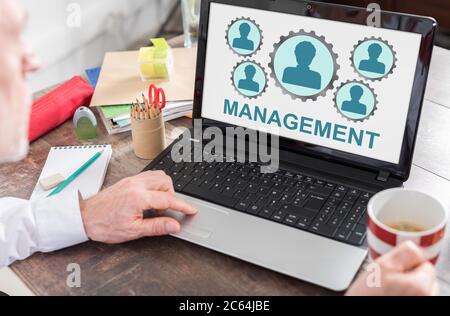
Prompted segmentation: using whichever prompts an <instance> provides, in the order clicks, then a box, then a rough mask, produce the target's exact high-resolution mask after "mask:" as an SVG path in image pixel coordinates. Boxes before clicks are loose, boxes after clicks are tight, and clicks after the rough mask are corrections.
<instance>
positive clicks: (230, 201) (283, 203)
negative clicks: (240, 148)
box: [152, 152, 372, 246]
mask: <svg viewBox="0 0 450 316" xmlns="http://www.w3.org/2000/svg"><path fill="white" fill-rule="evenodd" d="M152 170H163V171H165V172H166V173H167V174H168V175H169V176H171V178H172V180H173V183H174V186H175V191H177V192H179V193H183V194H186V195H189V196H193V197H197V198H200V199H202V200H205V201H209V202H212V203H215V204H219V205H222V206H225V207H228V208H231V209H234V210H237V211H240V212H244V213H247V214H251V215H254V216H258V217H261V218H264V219H267V220H270V221H274V222H277V223H280V224H283V225H287V226H290V227H295V228H297V229H300V230H303V231H308V232H311V233H313V234H318V235H321V236H324V237H327V238H331V239H334V240H337V241H341V242H344V243H348V244H351V245H356V246H360V245H362V244H363V243H364V241H365V238H366V231H367V215H366V209H367V204H368V201H369V199H370V198H371V197H372V194H371V193H369V192H364V191H361V190H358V189H355V188H350V187H347V186H343V185H339V184H336V183H332V182H328V181H326V180H321V179H316V178H313V177H310V176H307V175H304V174H299V173H292V172H288V171H284V170H279V171H277V172H276V173H273V174H262V173H261V172H260V170H261V169H260V165H259V164H255V163H246V164H243V163H238V162H233V163H229V162H224V163H217V162H214V163H208V162H201V163H185V162H182V163H174V162H173V160H172V159H171V156H170V152H169V154H168V155H167V156H166V157H164V158H162V159H161V160H160V161H159V162H158V163H157V164H156V166H155V167H153V168H152Z"/></svg>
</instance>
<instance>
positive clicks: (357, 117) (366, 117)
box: [333, 80, 378, 122]
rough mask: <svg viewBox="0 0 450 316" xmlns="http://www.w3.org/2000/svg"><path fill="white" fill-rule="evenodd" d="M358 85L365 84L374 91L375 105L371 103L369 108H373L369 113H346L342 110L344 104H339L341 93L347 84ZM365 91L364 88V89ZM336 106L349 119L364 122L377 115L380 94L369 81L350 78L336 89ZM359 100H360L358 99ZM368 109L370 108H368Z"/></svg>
mask: <svg viewBox="0 0 450 316" xmlns="http://www.w3.org/2000/svg"><path fill="white" fill-rule="evenodd" d="M351 85H354V86H355V85H356V86H364V87H365V88H366V89H367V90H369V91H370V92H371V93H372V96H373V105H371V106H370V107H369V108H371V110H370V111H369V113H366V114H365V115H362V114H357V113H354V115H349V114H345V113H344V111H343V110H342V104H339V103H340V102H339V100H338V99H339V94H340V93H341V91H343V89H344V88H345V87H347V86H351ZM363 91H364V90H363ZM333 101H334V107H335V108H336V111H337V112H338V113H339V114H340V115H341V116H342V117H343V118H345V119H347V120H348V121H350V122H364V121H366V120H369V119H370V117H372V116H374V115H375V112H376V111H377V110H378V96H377V94H376V93H375V90H374V89H373V88H372V87H370V86H369V85H368V84H367V83H365V82H363V81H360V80H349V81H347V82H344V83H342V84H341V85H340V86H339V88H338V89H337V90H336V93H335V95H334V99H333ZM358 101H359V100H358ZM366 106H367V105H366ZM367 110H368V109H367ZM348 113H350V112H348Z"/></svg>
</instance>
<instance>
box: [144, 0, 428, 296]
mask: <svg viewBox="0 0 450 316" xmlns="http://www.w3.org/2000/svg"><path fill="white" fill-rule="evenodd" d="M373 14H374V13H373V12H369V11H367V10H366V9H362V8H355V7H348V6H340V5H334V4H326V3H316V2H302V1H290V0H247V1H241V0H203V1H202V3H201V19H200V29H199V43H198V59H197V74H196V87H195V102H194V117H195V119H196V121H195V122H196V123H195V125H196V129H194V130H191V131H189V132H188V133H184V134H183V135H182V136H180V138H179V139H177V140H176V141H175V142H174V143H173V144H172V145H171V146H169V147H168V148H167V150H165V151H164V152H163V153H162V154H161V155H160V156H159V157H158V158H157V159H155V160H154V161H153V162H152V163H151V164H150V165H149V166H148V167H147V168H146V169H145V170H163V171H165V172H166V173H167V174H169V175H170V176H171V177H172V179H173V182H174V186H175V189H176V192H177V195H178V196H179V197H181V198H183V199H185V200H186V201H188V202H189V203H191V204H192V205H194V206H195V207H196V208H197V209H198V210H199V213H198V215H196V216H194V217H185V216H183V215H180V214H177V213H175V212H172V211H168V212H167V213H166V215H168V216H172V217H174V218H177V219H178V220H179V221H180V222H181V223H182V231H181V232H180V233H179V234H176V235H175V237H177V238H181V239H183V240H186V241H188V242H191V243H195V244H198V245H201V246H204V247H207V248H209V249H212V250H215V251H218V252H221V253H223V254H226V255H230V256H233V257H236V258H239V259H241V260H244V261H247V262H250V263H253V264H256V265H259V266H262V267H265V268H267V269H271V270H274V271H277V272H279V273H282V274H285V275H288V276H291V277H294V278H297V279H301V280H304V281H307V282H310V283H313V284H317V285H320V286H322V287H325V288H328V289H331V290H334V291H343V290H345V289H347V288H348V287H349V285H350V284H351V282H352V281H353V279H354V277H355V275H356V273H357V272H358V271H359V269H360V267H361V265H362V263H363V262H364V261H365V259H366V257H367V254H368V250H367V243H366V230H367V226H366V225H367V224H366V221H367V214H366V208H367V204H368V201H369V200H370V198H371V197H372V196H373V195H374V194H376V193H377V192H380V191H382V190H385V189H388V188H393V187H401V186H402V185H403V183H404V182H405V181H407V179H408V177H409V173H410V170H411V164H412V159H413V153H414V146H415V140H416V136H417V131H418V126H419V120H420V114H421V108H422V103H423V98H424V94H425V87H426V82H427V76H428V71H429V67H430V60H431V55H432V49H433V43H434V36H435V30H436V22H435V21H434V20H433V19H431V18H425V17H418V16H412V15H404V14H397V13H391V12H380V14H381V16H380V18H379V19H377V17H376V16H374V15H373ZM378 20H379V23H380V25H379V27H375V26H373V25H371V23H372V22H373V23H376V22H377V21H378ZM368 21H369V22H368ZM371 21H372V22H371ZM368 24H369V25H370V26H369V25H368ZM239 128H240V129H239ZM208 130H209V132H207V131H208ZM242 130H244V131H246V132H247V134H246V135H244V140H245V141H244V144H245V146H241V147H239V146H237V149H233V150H232V151H231V152H230V151H229V150H227V149H226V148H225V147H226V146H220V145H218V144H227V143H228V144H231V143H234V142H235V141H236V143H237V141H238V139H237V137H236V135H233V133H231V136H230V135H229V133H228V132H230V131H241V132H242ZM219 132H222V134H223V138H222V139H221V142H220V141H218V139H216V140H217V142H216V144H215V146H213V147H214V150H212V149H211V147H212V146H211V144H210V142H211V141H212V139H213V137H211V134H212V133H213V134H214V133H217V134H218V135H220V133H219ZM254 132H261V133H260V134H258V137H257V138H256V139H255V138H253V137H250V136H251V135H252V133H254ZM208 135H209V137H208ZM262 135H266V138H265V139H266V140H267V141H264V142H263V140H264V137H263V136H262ZM217 137H219V136H217V135H216V137H215V138H217ZM186 140H187V141H186ZM230 140H231V143H229V142H228V141H230ZM181 143H183V146H180V144H181ZM186 143H191V144H192V146H190V147H189V146H188V147H186ZM265 144H267V146H268V147H270V148H271V150H268V151H267V152H269V151H270V152H275V153H276V155H274V156H273V157H272V158H273V159H272V162H273V161H275V160H277V165H276V168H274V169H273V170H270V168H271V167H269V164H268V162H267V160H264V159H262V158H263V157H265V158H267V155H266V156H264V155H262V154H261V155H260V156H258V157H259V158H258V159H256V160H252V159H250V158H251V155H250V154H251V153H252V148H257V146H254V145H265ZM262 147H264V146H262ZM179 148H184V149H186V148H187V149H186V150H185V151H186V152H183V150H181V151H180V149H179ZM207 149H208V150H209V149H211V150H210V152H211V153H212V155H213V156H214V157H215V158H216V160H213V161H210V162H208V161H206V160H205V159H202V154H203V153H204V152H207ZM277 149H278V151H277ZM274 150H275V151H274ZM174 152H179V153H180V154H182V155H183V157H184V158H186V159H184V161H176V160H175V161H174V159H173V157H174V156H173V154H174ZM208 152H209V151H208ZM242 155H245V160H242V159H239V157H240V156H242ZM274 157H275V158H274ZM203 158H204V157H203ZM196 159H197V160H196ZM198 159H200V160H198ZM264 167H267V168H264ZM263 170H264V171H263ZM268 170H269V171H268Z"/></svg>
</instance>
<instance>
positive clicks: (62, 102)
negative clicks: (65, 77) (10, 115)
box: [28, 76, 94, 142]
mask: <svg viewBox="0 0 450 316" xmlns="http://www.w3.org/2000/svg"><path fill="white" fill-rule="evenodd" d="M93 94H94V89H93V88H92V86H91V85H90V84H89V83H88V82H87V81H85V80H84V79H83V78H81V77H78V76H77V77H73V78H72V79H71V80H69V81H67V82H66V83H64V84H62V85H61V86H59V87H58V88H56V89H55V90H53V91H52V92H50V93H49V94H47V95H45V96H43V97H42V98H40V99H38V100H37V101H35V102H34V103H33V106H32V109H31V117H30V130H29V137H28V138H29V140H30V142H33V141H35V140H37V139H38V138H39V137H41V136H43V135H45V134H47V133H48V132H49V131H51V130H53V129H55V128H56V127H58V126H60V125H61V124H63V123H64V122H66V121H67V120H68V119H70V118H72V117H73V115H74V114H75V111H76V110H77V109H78V108H79V107H81V106H87V105H89V104H90V102H91V98H92V95H93Z"/></svg>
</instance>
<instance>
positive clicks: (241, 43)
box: [233, 22, 255, 51]
mask: <svg viewBox="0 0 450 316" xmlns="http://www.w3.org/2000/svg"><path fill="white" fill-rule="evenodd" d="M250 31H251V27H250V25H249V24H248V23H247V22H244V23H242V24H241V25H240V26H239V33H240V34H241V35H240V36H241V37H238V38H235V39H234V40H233V47H234V48H237V49H244V50H250V51H252V50H254V49H255V43H253V41H252V40H250V39H249V38H248V36H249V34H250Z"/></svg>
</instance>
